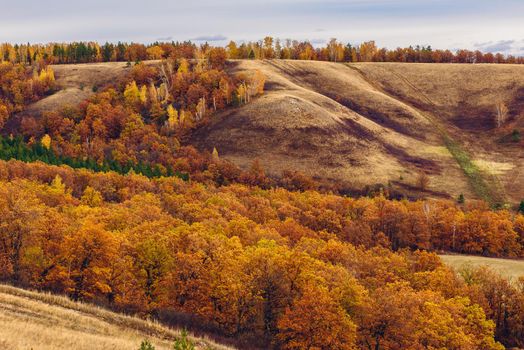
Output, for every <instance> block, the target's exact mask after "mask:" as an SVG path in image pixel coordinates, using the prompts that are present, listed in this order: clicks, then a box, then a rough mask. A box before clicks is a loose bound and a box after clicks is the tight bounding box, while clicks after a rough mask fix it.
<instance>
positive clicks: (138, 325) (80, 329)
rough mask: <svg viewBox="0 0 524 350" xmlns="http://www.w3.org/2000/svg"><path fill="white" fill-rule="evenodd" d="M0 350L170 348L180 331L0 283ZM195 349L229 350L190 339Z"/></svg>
mask: <svg viewBox="0 0 524 350" xmlns="http://www.w3.org/2000/svg"><path fill="white" fill-rule="evenodd" d="M0 324H1V325H2V326H1V327H0V347H2V348H4V349H12V350H17V349H24V350H25V349H39V350H55V349H56V350H58V349H78V350H91V349H115V350H117V349H122V350H132V349H138V348H139V346H140V343H141V341H142V340H143V339H146V338H147V339H149V340H150V341H151V342H152V343H153V344H154V345H155V347H156V349H158V350H161V349H166V350H167V349H172V344H173V340H174V339H175V337H176V336H178V335H179V333H178V331H175V330H172V329H169V328H166V327H163V326H161V325H159V324H157V323H153V322H148V321H143V320H140V319H138V318H134V317H129V316H124V315H120V314H117V313H112V312H109V311H107V310H103V309H100V308H97V307H94V306H90V305H87V304H81V303H76V302H73V301H71V300H69V299H67V298H65V297H59V296H53V295H50V294H45V293H37V292H30V291H26V290H23V289H19V288H15V287H11V286H7V285H0ZM193 341H194V342H195V343H196V344H197V349H208V348H209V349H217V350H226V349H229V348H227V347H225V346H220V345H217V344H215V343H213V342H211V341H209V340H205V339H201V338H200V339H199V338H193Z"/></svg>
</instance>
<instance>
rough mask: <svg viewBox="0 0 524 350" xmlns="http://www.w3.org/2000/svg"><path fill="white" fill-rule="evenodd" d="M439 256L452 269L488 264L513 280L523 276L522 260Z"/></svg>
mask: <svg viewBox="0 0 524 350" xmlns="http://www.w3.org/2000/svg"><path fill="white" fill-rule="evenodd" d="M440 258H441V259H442V260H443V261H444V263H446V264H448V265H449V266H451V267H453V268H454V269H460V268H462V267H464V266H472V267H479V266H488V267H490V268H491V269H493V270H495V271H497V272H499V273H500V274H501V275H503V276H505V277H508V278H511V279H512V280H513V281H516V280H517V279H518V278H519V277H522V276H524V260H512V259H496V258H485V257H481V256H472V255H440Z"/></svg>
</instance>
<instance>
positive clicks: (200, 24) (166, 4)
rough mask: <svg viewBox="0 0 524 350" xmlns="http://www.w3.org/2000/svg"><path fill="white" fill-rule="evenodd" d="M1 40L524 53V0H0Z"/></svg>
mask: <svg viewBox="0 0 524 350" xmlns="http://www.w3.org/2000/svg"><path fill="white" fill-rule="evenodd" d="M0 4H1V5H2V6H1V7H0V9H1V10H0V42H5V41H8V42H32V43H34V42H50V41H53V42H55V41H60V42H61V41H75V40H76V41H79V40H82V41H84V40H95V41H99V42H105V41H113V42H115V41H119V40H121V41H136V42H152V41H156V40H186V39H192V40H193V41H205V40H207V41H214V42H215V43H216V44H225V43H226V42H227V41H228V40H231V39H232V40H236V41H241V40H255V39H260V38H262V37H264V36H265V35H271V36H274V37H279V38H282V39H285V38H293V39H299V40H304V39H307V40H310V41H311V42H313V43H315V44H320V43H323V42H324V41H326V40H329V38H332V37H336V38H338V39H339V40H342V41H344V42H346V41H350V42H352V43H359V42H362V41H366V40H376V41H377V43H378V45H380V46H385V47H389V48H394V47H397V46H408V45H416V44H420V45H431V46H433V47H434V48H444V49H456V48H469V49H477V48H478V49H482V50H484V51H491V52H503V53H513V54H523V55H524V0H489V1H487V0H263V1H262V0H184V1H178V0H171V1H168V0H125V1H124V0H81V1H77V0H69V1H64V0H61V1H60V0H46V1H42V0H24V1H8V0H0Z"/></svg>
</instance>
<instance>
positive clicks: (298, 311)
mask: <svg viewBox="0 0 524 350" xmlns="http://www.w3.org/2000/svg"><path fill="white" fill-rule="evenodd" d="M278 328H279V331H280V332H279V334H278V339H279V340H280V341H281V342H282V349H297V350H298V349H319V350H321V349H322V350H323V349H325V350H328V349H332V350H351V349H356V343H355V341H356V325H355V323H354V322H353V321H352V320H351V318H350V317H349V316H348V315H347V313H346V312H345V311H344V309H342V307H341V306H340V305H338V304H337V303H336V302H335V301H334V300H333V298H332V297H331V296H330V295H329V292H328V291H327V290H326V289H324V288H321V287H313V286H308V287H306V288H305V290H304V293H303V295H302V296H301V297H300V298H298V299H296V300H295V301H294V302H293V304H292V306H291V307H288V308H287V309H286V311H285V312H284V316H282V318H281V319H280V320H279V321H278Z"/></svg>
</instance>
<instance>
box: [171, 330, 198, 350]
mask: <svg viewBox="0 0 524 350" xmlns="http://www.w3.org/2000/svg"><path fill="white" fill-rule="evenodd" d="M173 349H174V350H195V345H194V344H193V342H192V341H191V340H189V339H187V330H185V329H183V330H182V332H181V335H180V337H178V338H177V340H175V344H174V345H173Z"/></svg>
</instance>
